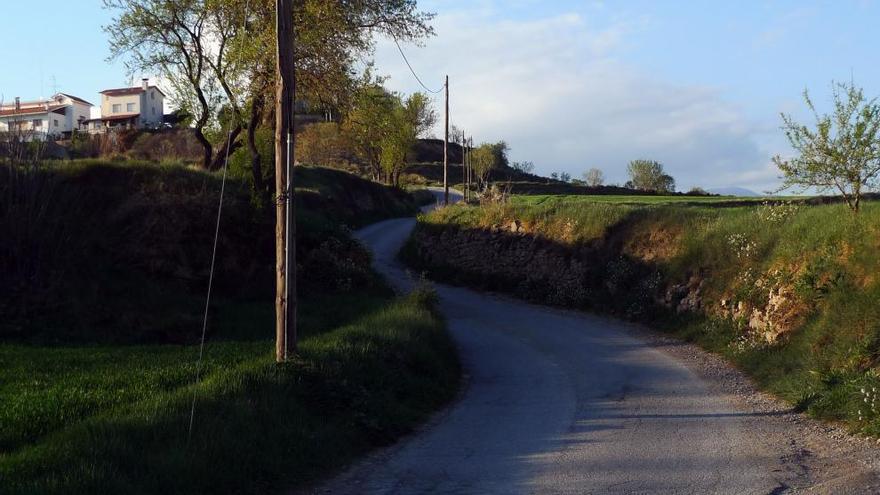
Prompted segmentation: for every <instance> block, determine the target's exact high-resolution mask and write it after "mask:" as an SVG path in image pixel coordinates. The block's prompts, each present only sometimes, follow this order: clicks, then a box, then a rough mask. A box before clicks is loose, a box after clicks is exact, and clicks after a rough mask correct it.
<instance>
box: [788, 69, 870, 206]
mask: <svg viewBox="0 0 880 495" xmlns="http://www.w3.org/2000/svg"><path fill="white" fill-rule="evenodd" d="M832 95H833V100H834V113H833V115H829V114H822V115H820V114H819V112H818V111H817V110H816V107H815V105H813V101H812V100H811V99H810V95H809V93H808V92H807V91H804V101H805V102H806V104H807V107H808V108H809V109H810V111H811V112H812V113H813V116H814V118H815V119H816V124H815V128H810V127H807V126H806V125H801V124H798V123H796V122H795V121H794V119H793V118H792V117H791V116H789V115H786V114H782V121H783V126H782V129H783V130H784V131H785V135H786V137H788V140H789V142H790V143H791V146H792V148H794V150H795V151H796V152H797V153H798V156H797V157H795V158H791V159H788V160H785V159H783V158H781V157H779V156H776V157H774V159H773V162H774V163H775V164H776V166H777V167H779V170H781V171H782V174H783V180H784V182H783V186H782V189H780V190H783V189H788V188H791V187H799V188H801V190H805V189H807V188H810V187H813V188H816V189H817V190H818V191H819V192H824V191H828V190H831V189H836V190H837V191H838V192H840V193H841V194H842V195H843V198H844V200H845V201H846V204H847V205H848V206H849V208H850V210H852V211H853V212H855V213H857V212H858V211H859V208H860V206H861V201H862V194H863V191H864V190H865V189H871V188H877V187H880V177H878V176H880V104H878V102H877V99H876V98H872V99H870V100H869V99H867V98H866V97H865V94H864V91H863V90H862V88H859V87H856V86H855V84H854V83H849V84H847V83H832Z"/></svg>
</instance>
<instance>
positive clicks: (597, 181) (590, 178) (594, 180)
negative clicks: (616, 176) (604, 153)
mask: <svg viewBox="0 0 880 495" xmlns="http://www.w3.org/2000/svg"><path fill="white" fill-rule="evenodd" d="M584 182H586V183H587V185H588V186H590V187H599V186H601V185H602V184H604V183H605V174H604V173H602V171H601V170H599V169H598V168H591V169H590V170H587V171H586V172H584Z"/></svg>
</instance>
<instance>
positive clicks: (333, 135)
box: [295, 122, 352, 167]
mask: <svg viewBox="0 0 880 495" xmlns="http://www.w3.org/2000/svg"><path fill="white" fill-rule="evenodd" d="M295 149H296V159H297V161H298V162H301V163H308V164H310V165H320V166H324V167H335V166H339V165H342V164H345V163H348V162H350V160H351V155H352V150H351V146H350V145H349V143H348V142H347V140H346V138H345V136H344V135H343V134H342V133H341V132H340V131H339V124H337V123H336V122H317V123H314V124H311V125H308V126H306V128H305V129H303V130H302V131H301V132H300V133H299V134H298V135H297V137H296V148H295Z"/></svg>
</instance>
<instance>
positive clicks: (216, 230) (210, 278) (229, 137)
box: [186, 0, 251, 445]
mask: <svg viewBox="0 0 880 495" xmlns="http://www.w3.org/2000/svg"><path fill="white" fill-rule="evenodd" d="M250 9H251V2H250V0H247V3H246V4H245V9H244V14H245V15H244V19H243V20H242V23H241V24H242V32H243V33H244V34H245V35H246V34H247V18H248V16H249V15H250ZM243 38H244V36H242V39H243ZM231 126H232V121H230V122H228V123H227V130H228V135H227V140H226V158H225V159H224V161H223V179H222V181H221V182H220V201H219V204H218V205H217V224H216V225H215V227H214V245H213V248H212V250H211V271H210V274H209V275H208V294H207V297H205V313H204V317H203V318H202V336H201V339H200V340H199V359H198V362H197V364H196V379H195V382H194V384H193V398H192V405H191V406H190V409H189V428H187V436H186V443H187V445H189V442H190V440H191V439H192V430H193V421H194V420H195V417H196V399H197V398H198V393H199V391H198V385H199V381H200V380H201V377H202V358H203V356H204V354H205V336H206V334H207V332H208V311H209V310H210V308H211V291H212V289H213V287H214V266H215V264H216V261H217V241H218V240H219V238H220V219H221V218H222V215H223V198H224V196H225V194H226V174H227V171H228V170H229V149H230V148H232V130H230V129H229V128H230V127H231Z"/></svg>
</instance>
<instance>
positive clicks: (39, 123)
mask: <svg viewBox="0 0 880 495" xmlns="http://www.w3.org/2000/svg"><path fill="white" fill-rule="evenodd" d="M34 127H43V121H42V120H35V121H34Z"/></svg>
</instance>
